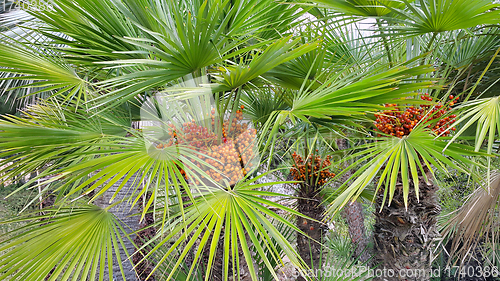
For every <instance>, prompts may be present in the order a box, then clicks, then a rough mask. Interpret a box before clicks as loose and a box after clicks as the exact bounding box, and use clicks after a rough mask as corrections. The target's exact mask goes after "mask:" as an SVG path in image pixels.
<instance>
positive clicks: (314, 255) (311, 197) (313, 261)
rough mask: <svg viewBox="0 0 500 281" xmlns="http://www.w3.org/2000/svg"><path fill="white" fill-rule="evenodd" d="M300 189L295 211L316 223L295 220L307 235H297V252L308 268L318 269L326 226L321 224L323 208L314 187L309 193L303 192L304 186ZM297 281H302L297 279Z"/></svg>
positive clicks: (300, 219)
mask: <svg viewBox="0 0 500 281" xmlns="http://www.w3.org/2000/svg"><path fill="white" fill-rule="evenodd" d="M301 189H302V192H301V194H299V199H298V202H297V203H298V206H297V211H298V212H299V213H301V214H303V215H305V216H307V217H310V218H312V219H314V220H316V221H313V220H309V219H304V218H298V219H297V227H298V228H299V229H300V230H302V231H303V232H304V233H305V234H307V236H304V235H302V234H297V250H298V252H299V255H300V257H301V258H302V259H303V260H304V261H305V262H306V263H307V265H308V266H309V267H310V268H313V269H318V268H320V267H321V262H322V260H321V258H322V247H321V244H320V243H321V242H322V240H323V235H324V234H325V233H326V226H325V225H324V224H323V223H321V221H322V220H323V213H324V211H325V208H324V206H322V205H321V198H320V197H319V194H318V190H317V188H316V187H312V188H310V189H312V190H311V191H310V192H304V191H305V190H307V187H306V184H301ZM309 237H310V238H312V239H310V238H309ZM318 242H319V243H318ZM297 280H304V279H301V278H299V279H297Z"/></svg>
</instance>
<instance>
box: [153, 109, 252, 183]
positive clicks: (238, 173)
mask: <svg viewBox="0 0 500 281" xmlns="http://www.w3.org/2000/svg"><path fill="white" fill-rule="evenodd" d="M243 108H244V106H243V105H242V106H240V109H238V110H237V111H236V116H235V117H234V118H232V119H231V120H230V121H229V120H225V121H224V122H223V129H222V138H221V139H220V138H219V137H218V136H217V134H216V133H215V128H216V126H215V122H216V121H215V117H214V114H215V110H214V109H212V114H211V119H212V120H211V125H212V128H211V129H210V130H209V129H207V128H206V127H203V126H202V125H198V124H196V121H195V120H192V121H191V122H187V123H183V124H182V126H181V128H176V127H175V126H174V125H172V124H171V125H170V128H169V129H168V130H167V134H168V135H169V138H168V139H167V140H166V141H165V143H164V144H158V145H157V146H156V147H157V148H158V149H162V148H164V147H168V146H172V145H184V146H187V147H189V148H191V149H193V150H195V151H196V152H197V153H195V156H196V158H197V159H196V160H194V159H193V163H194V164H195V165H196V166H197V167H198V168H199V169H201V170H203V171H204V172H205V173H206V174H207V175H208V176H209V177H210V179H212V180H214V181H216V182H219V183H222V182H223V181H224V180H226V181H228V182H229V184H230V185H234V184H236V182H237V181H238V180H240V179H241V178H243V177H244V176H245V175H246V174H247V173H248V172H249V171H250V170H251V169H252V165H253V164H252V158H253V157H254V149H255V148H254V140H255V138H256V131H255V129H253V128H248V124H247V123H243V122H242V121H243ZM198 159H199V160H198ZM181 173H182V175H183V176H184V177H186V173H185V171H183V170H181ZM200 178H201V180H203V179H204V178H205V176H203V175H202V176H200ZM194 182H195V183H196V184H200V181H199V180H198V179H194Z"/></svg>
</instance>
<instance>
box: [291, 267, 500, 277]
mask: <svg viewBox="0 0 500 281" xmlns="http://www.w3.org/2000/svg"><path fill="white" fill-rule="evenodd" d="M303 275H304V274H303ZM305 275H306V276H307V277H314V278H321V277H345V278H358V277H363V278H375V277H376V278H400V279H405V278H412V280H413V279H419V278H421V279H428V278H439V277H442V276H445V277H461V278H466V277H467V278H474V277H476V278H489V277H493V278H497V277H499V276H500V272H499V270H498V268H497V267H496V266H476V267H473V266H471V267H458V266H447V267H445V268H441V267H437V268H433V269H430V270H425V269H418V268H402V269H399V270H395V269H391V268H389V269H388V268H375V269H374V268H369V267H367V266H353V267H351V268H347V269H346V268H336V267H332V266H325V267H323V268H321V269H315V270H310V271H308V272H306V273H305ZM299 276H300V273H299V271H298V270H295V271H293V273H292V277H294V278H297V277H299Z"/></svg>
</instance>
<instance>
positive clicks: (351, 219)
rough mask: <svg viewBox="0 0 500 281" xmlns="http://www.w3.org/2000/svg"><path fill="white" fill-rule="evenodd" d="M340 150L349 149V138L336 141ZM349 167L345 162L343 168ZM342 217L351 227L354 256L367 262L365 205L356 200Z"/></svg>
mask: <svg viewBox="0 0 500 281" xmlns="http://www.w3.org/2000/svg"><path fill="white" fill-rule="evenodd" d="M336 143H337V147H338V148H339V150H346V149H349V142H348V140H347V139H338V140H337V141H336ZM346 167H348V165H347V163H346V164H344V167H342V168H343V169H344V168H346ZM352 174H353V171H352V170H350V171H348V172H347V173H345V174H344V175H342V178H341V181H342V183H344V182H346V181H347V180H348V179H349V178H350V177H351V175H352ZM341 214H342V217H343V218H344V219H345V220H346V223H347V227H348V229H349V236H350V237H351V241H352V245H353V246H354V248H355V250H354V256H355V257H356V258H359V260H360V261H362V262H366V261H368V260H369V259H370V252H369V251H368V250H367V247H368V244H369V238H368V236H367V235H366V228H365V215H364V214H363V205H362V204H361V203H360V202H358V201H355V202H353V203H351V204H347V205H346V206H345V207H344V208H343V209H342V213H341Z"/></svg>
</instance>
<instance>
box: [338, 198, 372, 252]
mask: <svg viewBox="0 0 500 281" xmlns="http://www.w3.org/2000/svg"><path fill="white" fill-rule="evenodd" d="M342 217H344V219H345V220H346V222H347V227H348V229H349V236H350V237H351V241H352V245H353V246H354V257H355V258H359V260H360V261H361V262H366V261H368V260H369V259H370V252H369V251H368V248H367V247H368V244H369V238H368V236H367V235H366V227H365V217H364V214H363V205H362V204H361V202H359V201H354V202H352V203H351V204H347V205H346V206H345V207H344V208H343V209H342Z"/></svg>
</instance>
